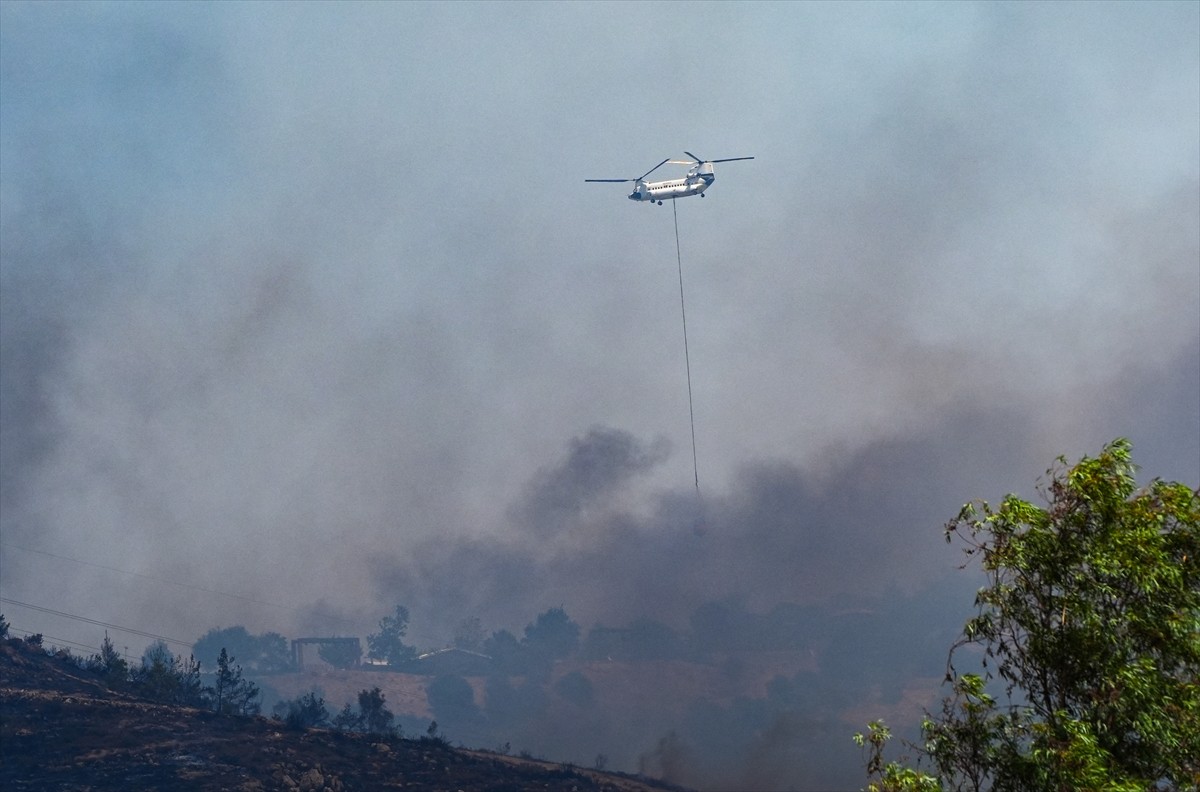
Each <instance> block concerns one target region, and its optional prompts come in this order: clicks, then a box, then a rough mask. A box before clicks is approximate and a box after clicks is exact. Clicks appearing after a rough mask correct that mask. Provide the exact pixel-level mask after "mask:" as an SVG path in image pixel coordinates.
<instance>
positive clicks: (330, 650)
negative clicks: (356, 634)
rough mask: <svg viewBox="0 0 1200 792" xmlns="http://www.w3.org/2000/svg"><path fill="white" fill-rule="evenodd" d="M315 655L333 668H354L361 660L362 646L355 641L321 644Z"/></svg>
mask: <svg viewBox="0 0 1200 792" xmlns="http://www.w3.org/2000/svg"><path fill="white" fill-rule="evenodd" d="M317 655H318V656H319V657H320V658H321V659H322V660H324V661H325V662H326V663H329V665H331V666H333V667H334V668H354V667H355V666H357V665H358V664H359V662H360V661H361V660H362V646H361V645H360V644H359V643H358V642H357V639H356V640H355V641H354V642H349V641H347V642H345V643H335V644H321V645H320V646H318V647H317Z"/></svg>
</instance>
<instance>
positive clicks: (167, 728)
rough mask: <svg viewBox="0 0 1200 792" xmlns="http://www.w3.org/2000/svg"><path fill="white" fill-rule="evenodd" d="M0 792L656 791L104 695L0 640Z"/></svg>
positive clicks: (36, 653)
mask: <svg viewBox="0 0 1200 792" xmlns="http://www.w3.org/2000/svg"><path fill="white" fill-rule="evenodd" d="M0 788H3V789H5V790H34V789H36V790H89V792H90V791H92V790H95V791H97V792H98V791H100V790H122V792H124V791H125V790H132V789H136V790H212V791H213V792H216V791H217V790H221V791H222V792H224V791H225V790H246V791H247V792H249V791H250V790H304V791H305V792H308V791H310V790H311V791H312V792H323V791H324V790H330V792H338V790H386V789H405V790H451V791H452V790H462V791H463V792H471V791H472V790H479V791H481V790H489V791H490V792H502V791H503V790H513V791H514V792H515V791H516V790H578V792H585V790H595V791H597V792H598V791H600V790H605V791H606V792H647V791H648V790H662V789H667V788H669V787H666V786H664V785H661V784H656V783H655V782H653V781H650V780H646V779H637V778H632V777H628V776H621V775H616V774H608V773H599V772H594V771H589V770H582V769H576V768H567V767H561V766H557V765H554V764H551V763H544V762H536V761H524V760H519V759H515V758H512V757H501V756H493V755H489V754H483V753H478V752H470V751H462V750H456V749H453V748H450V747H448V746H446V745H443V744H442V743H440V742H436V741H430V740H397V739H381V738H379V737H372V736H368V735H357V734H342V733H338V732H333V731H325V730H309V731H303V732H301V731H290V730H287V729H284V728H282V725H281V724H280V723H279V722H277V721H272V720H270V719H267V718H234V717H224V716H218V715H216V714H214V713H212V712H208V711H204V710H197V709H189V708H183V707H172V706H165V705H161V704H156V703H153V702H149V701H145V700H142V699H139V698H136V697H134V696H131V695H125V694H122V693H117V692H114V691H111V690H108V689H107V688H106V687H105V686H104V685H102V684H101V683H100V682H99V681H98V680H97V679H95V678H92V677H91V676H90V675H89V674H88V673H87V672H84V671H80V670H79V669H78V668H75V667H74V666H73V665H72V664H71V663H70V662H69V661H68V660H65V659H63V658H55V657H50V656H47V655H46V654H45V653H44V652H42V651H40V650H36V649H33V648H31V647H29V646H27V645H25V644H24V643H23V642H21V641H17V640H8V641H3V642H0Z"/></svg>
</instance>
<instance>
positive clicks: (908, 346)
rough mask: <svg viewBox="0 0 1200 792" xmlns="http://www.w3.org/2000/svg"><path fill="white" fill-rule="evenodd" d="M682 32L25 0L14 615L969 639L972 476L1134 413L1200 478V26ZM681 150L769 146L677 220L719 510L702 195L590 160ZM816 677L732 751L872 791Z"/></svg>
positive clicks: (3, 467)
mask: <svg viewBox="0 0 1200 792" xmlns="http://www.w3.org/2000/svg"><path fill="white" fill-rule="evenodd" d="M681 11H682V9H680V8H679V7H677V6H675V5H670V4H668V5H657V4H639V5H636V6H625V5H622V6H616V5H606V4H595V5H591V4H584V5H563V6H550V5H544V4H518V5H515V6H514V5H512V4H504V5H478V4H468V5H407V4H403V5H395V6H377V5H358V4H338V5H329V6H321V5H314V6H284V5H263V4H255V5H221V6H205V5H196V6H186V7H173V8H172V9H171V13H164V10H163V8H161V7H158V6H154V5H139V4H106V5H92V4H53V5H49V4H39V3H18V2H8V3H5V4H3V5H0V22H2V24H0V116H2V121H3V123H2V124H0V173H2V174H3V178H2V179H0V539H2V541H3V548H2V553H0V587H2V592H3V596H4V597H6V598H9V599H12V600H17V601H21V602H27V603H33V604H37V605H39V606H41V607H46V608H51V609H55V610H58V611H62V612H65V613H69V614H74V615H79V616H86V617H88V618H91V619H96V620H101V621H106V622H111V623H114V624H119V625H124V626H130V627H135V628H137V629H141V630H145V631H151V632H155V633H158V634H162V635H166V636H170V637H174V638H180V639H184V640H193V639H195V638H196V637H199V635H201V634H202V633H203V632H205V631H206V630H208V629H210V628H212V627H215V626H228V625H233V624H244V625H245V626H246V627H247V628H248V629H249V630H251V631H252V632H261V631H266V630H275V631H279V632H282V633H284V634H285V635H290V636H295V635H300V634H324V633H332V632H337V633H340V634H359V635H364V634H366V633H367V632H368V631H371V630H373V629H374V628H375V625H376V623H377V621H378V619H379V618H380V617H381V616H382V615H384V614H386V613H388V612H390V611H391V609H392V608H393V607H394V606H395V604H397V603H402V604H405V605H407V606H408V607H409V608H410V610H411V611H412V614H413V619H412V631H411V636H412V638H413V639H414V641H415V642H417V643H418V644H421V645H425V646H434V645H438V644H440V643H443V642H445V641H447V640H448V639H449V638H450V633H451V631H452V630H453V627H454V625H456V624H458V623H459V621H461V620H462V619H464V618H470V617H479V618H480V619H481V622H482V623H483V624H484V625H485V626H486V627H488V628H489V629H501V628H504V629H510V630H513V631H515V632H518V633H519V631H520V628H521V627H522V626H523V625H524V624H526V623H528V622H529V621H530V620H531V618H532V617H533V616H534V614H536V613H538V612H541V611H543V610H545V609H546V608H549V607H557V606H560V605H561V606H562V607H564V608H565V609H566V610H567V612H568V613H569V614H570V615H571V616H572V617H573V618H574V619H576V620H577V621H578V622H579V623H580V624H582V625H583V626H584V628H585V630H586V629H587V628H588V627H590V626H591V625H593V624H595V623H598V622H602V623H604V624H607V625H610V626H613V625H623V624H629V623H631V622H634V621H636V620H638V619H651V620H655V621H661V622H663V623H665V624H668V625H670V626H671V627H673V628H674V629H677V630H684V629H686V628H687V626H688V623H689V619H690V618H691V617H692V616H693V614H694V613H695V612H696V610H697V608H698V607H700V606H701V605H703V604H704V603H711V602H727V603H729V602H733V603H739V607H743V608H745V609H747V610H748V611H749V612H755V613H765V612H767V611H769V610H770V609H772V608H773V607H775V606H776V605H778V604H779V603H795V604H799V605H803V606H805V607H816V608H819V609H822V612H824V613H827V614H829V615H830V618H834V617H835V616H836V614H839V613H843V612H845V611H846V609H850V608H858V609H859V610H862V611H870V612H879V611H880V609H881V608H883V607H884V604H885V603H887V602H895V601H901V600H902V601H903V602H904V603H906V607H907V608H908V610H907V611H906V616H905V618H904V620H903V621H904V623H905V624H907V625H911V626H914V629H916V628H917V627H916V626H918V625H923V624H934V623H937V624H939V625H945V624H947V623H949V625H950V628H953V627H954V626H955V624H954V622H955V620H957V619H958V618H959V617H958V616H957V615H954V614H953V611H952V610H951V612H950V613H948V612H947V605H946V603H945V600H947V599H952V598H953V597H955V596H961V597H962V604H963V606H964V607H966V606H968V605H969V599H970V591H971V589H972V587H973V585H974V581H973V580H971V579H970V573H960V572H958V571H957V569H956V567H957V565H958V563H959V559H958V558H957V556H956V555H955V553H954V551H953V549H951V548H947V547H946V545H945V544H944V542H943V541H942V537H941V532H940V527H941V525H942V523H943V522H944V521H945V520H946V519H947V518H949V517H950V516H952V515H953V514H954V513H955V512H956V511H957V509H958V508H959V506H961V504H962V503H963V502H964V501H966V500H968V499H970V498H974V497H984V498H990V499H996V498H999V497H1000V496H1002V495H1003V494H1004V493H1006V492H1008V491H1019V492H1022V493H1023V494H1026V495H1029V496H1033V495H1034V490H1033V485H1034V482H1035V479H1036V477H1037V476H1038V474H1040V473H1041V472H1042V471H1043V470H1044V469H1045V468H1046V467H1047V466H1048V465H1049V464H1050V463H1051V462H1052V460H1053V459H1054V458H1055V457H1056V456H1058V455H1059V454H1063V455H1066V456H1067V457H1068V458H1073V457H1078V456H1079V455H1082V454H1086V453H1095V452H1096V451H1097V450H1098V449H1099V448H1100V447H1101V446H1102V445H1103V443H1105V442H1107V441H1108V440H1111V439H1113V438H1114V437H1116V436H1118V435H1122V436H1128V437H1130V438H1131V439H1132V440H1133V442H1134V448H1135V458H1136V459H1137V460H1138V461H1139V462H1140V463H1141V464H1142V465H1143V471H1142V474H1143V477H1144V478H1145V479H1146V480H1149V478H1151V477H1153V476H1163V477H1166V478H1171V479H1176V480H1182V481H1187V482H1190V483H1192V484H1193V485H1195V483H1196V482H1197V481H1200V77H1198V76H1197V75H1198V74H1200V52H1198V49H1200V48H1198V47H1197V45H1196V41H1197V40H1198V39H1200V11H1198V10H1197V7H1196V6H1195V4H1189V3H1179V4H1174V3H1158V4H1152V5H1142V4H1116V3H1114V4H1107V5H1104V6H1083V5H1044V6H1022V5H999V6H998V5H994V4H972V3H961V4H956V5H954V6H952V7H947V6H932V5H894V4H889V5H871V4H856V5H852V6H838V5H795V6H779V5H704V6H691V7H688V8H687V9H686V13H682V12H681ZM684 148H686V149H687V150H689V151H695V152H697V153H699V154H701V155H702V156H705V157H714V158H721V157H731V156H745V155H754V156H755V157H756V158H757V159H755V160H754V161H748V162H737V163H728V164H721V165H718V166H717V176H718V178H717V183H716V185H715V186H714V187H713V189H712V190H711V191H710V192H709V194H708V195H707V196H706V197H705V198H704V199H703V200H700V199H689V200H686V201H681V202H680V204H679V206H678V207H676V208H677V209H678V221H679V232H680V254H681V260H682V264H683V276H684V281H685V283H684V286H685V293H686V298H687V316H688V343H689V350H690V354H691V364H692V372H691V373H692V386H693V390H694V397H695V398H694V404H695V420H696V440H697V452H698V463H699V477H700V480H701V483H702V487H701V492H700V493H699V494H697V493H696V491H695V490H694V488H693V487H692V475H693V471H692V458H691V453H690V452H691V436H690V427H689V421H688V392H687V382H686V380H685V368H684V360H683V338H682V332H681V326H680V304H679V282H678V273H677V270H676V262H675V255H676V250H675V237H674V226H673V215H672V212H671V208H670V207H646V206H644V205H634V204H633V202H630V201H627V200H626V199H625V198H624V192H623V189H624V188H623V186H622V185H593V184H584V183H583V181H582V180H583V179H584V178H604V177H622V176H626V175H632V174H635V173H640V172H641V170H644V169H645V168H646V167H649V166H650V165H651V164H653V163H654V162H657V161H658V160H659V159H662V158H663V157H665V156H676V155H679V154H681V153H682V150H683V149H684ZM656 158H657V159H656ZM639 169H641V170H639ZM664 171H665V168H664ZM4 612H5V615H6V618H9V620H10V621H12V622H13V623H14V625H15V626H16V627H18V628H27V629H31V630H38V631H42V632H45V633H46V634H47V635H50V636H55V637H57V638H61V639H65V640H71V641H78V642H80V643H84V644H92V645H94V644H95V643H96V642H97V641H98V640H99V639H98V638H97V636H96V635H95V634H94V632H95V631H94V629H93V627H92V626H91V625H86V624H81V623H79V622H77V621H74V620H70V619H64V618H59V617H54V616H51V615H49V614H45V613H40V612H30V611H21V610H19V609H18V608H17V607H15V606H9V605H7V604H6V605H5V611H4ZM939 629H940V628H939ZM939 634H940V633H939ZM128 640H130V641H131V642H132V641H135V640H138V641H140V639H137V638H129V639H128ZM138 649H139V647H138V646H131V651H138ZM914 663H915V661H914ZM914 667H915V665H914ZM859 670H860V671H862V669H861V668H860V669H859ZM869 670H870V668H869V667H867V671H869ZM864 673H865V672H864ZM913 673H914V674H916V673H917V672H916V671H914V672H913ZM932 673H933V674H934V675H936V673H937V669H934V670H933V672H932ZM825 682H826V683H828V684H830V685H832V687H831V688H830V689H831V690H834V689H836V690H835V692H837V691H844V690H852V689H853V686H854V682H855V680H854V679H852V678H851V674H850V672H849V671H847V672H846V673H844V674H842V675H840V676H838V677H837V679H836V680H834V681H831V678H826V680H825ZM796 685H797V686H798V687H803V685H801V684H800V683H799V682H797V683H796ZM804 695H809V694H804ZM837 695H842V693H840V692H838V693H837ZM846 695H847V696H848V695H849V694H846ZM802 699H803V696H802V695H801V694H799V693H796V694H795V695H792V694H791V693H789V694H788V695H784V694H783V693H780V695H779V696H777V697H776V699H775V700H776V701H777V702H783V703H779V707H780V710H779V712H778V713H776V714H777V715H778V718H777V719H775V720H773V721H770V720H768V721H766V723H767V726H765V727H764V726H762V723H763V722H764V721H763V720H762V717H760V716H761V713H759V714H756V715H754V717H753V718H751V716H750V715H748V714H746V713H739V712H735V711H734V709H728V710H724V711H722V712H720V713H717V714H715V715H713V717H714V718H718V720H721V719H728V720H729V722H734V721H736V722H744V723H748V724H749V723H751V722H753V723H754V724H756V725H755V726H754V728H755V729H757V731H753V732H752V733H748V734H747V735H745V739H744V740H743V741H742V742H741V743H739V745H740V746H741V747H740V752H738V753H737V755H736V756H735V755H734V754H733V753H731V754H730V755H729V756H728V757H726V760H727V761H726V763H725V764H724V765H723V766H722V767H721V768H716V767H710V768H708V771H709V772H710V777H711V778H714V779H716V778H723V779H725V780H726V781H727V782H728V783H742V782H746V781H747V779H752V780H753V781H754V783H755V784H758V785H763V786H771V785H776V786H779V787H783V788H786V787H787V786H788V785H789V784H794V785H802V786H803V785H808V786H812V787H819V786H821V785H822V784H824V785H825V786H829V785H830V784H834V783H838V784H845V783H849V784H850V785H851V786H856V785H857V782H856V781H854V780H851V781H849V782H847V781H846V779H847V778H851V779H853V775H852V774H853V773H854V772H855V768H854V767H852V766H851V767H849V769H846V768H847V762H848V763H849V764H850V765H853V761H854V760H855V759H856V757H854V756H851V757H850V758H849V759H845V758H844V757H841V755H839V757H840V758H838V759H837V760H836V761H834V760H833V759H830V762H829V764H830V767H832V766H833V765H834V764H837V763H839V762H840V763H841V764H840V765H838V767H840V768H841V769H840V770H835V769H829V768H816V767H814V766H811V765H810V764H808V763H811V762H815V761H816V760H815V759H814V758H813V757H814V756H815V755H816V754H823V753H827V754H829V755H831V756H832V755H833V754H832V753H830V752H835V749H833V748H830V749H829V750H828V751H825V750H824V749H822V751H816V752H815V753H814V752H812V751H810V752H808V753H807V754H806V755H805V756H797V755H794V751H793V749H792V748H786V747H781V746H786V745H794V743H795V740H796V739H798V738H797V735H804V734H807V735H808V738H807V739H809V740H810V741H812V744H813V745H821V746H825V745H826V743H823V742H821V740H823V739H825V737H822V736H821V735H825V734H826V733H834V732H838V730H844V731H846V732H847V733H849V732H850V731H853V728H854V727H853V726H852V725H850V724H844V723H841V722H840V721H836V719H835V720H830V718H835V716H833V715H830V714H829V713H831V712H834V711H835V710H836V711H839V712H840V711H844V710H845V709H846V707H847V706H849V704H848V703H847V701H846V700H843V699H837V700H836V701H835V699H836V696H834V694H833V693H831V694H830V696H829V697H827V698H823V699H820V701H819V702H817V701H816V700H815V699H812V698H810V699H807V700H803V701H802ZM804 701H807V702H808V703H807V704H804ZM818 703H819V704H820V707H818V706H817V704H818ZM785 704H786V706H785ZM802 704H804V706H807V707H808V709H804V707H803V706H801V705H802ZM810 705H811V706H810ZM683 706H684V705H683V704H681V707H683ZM838 708H841V709H838ZM710 714H712V713H710ZM743 716H744V717H743ZM738 718H741V719H742V720H737V719H738ZM755 719H757V720H755ZM691 720H692V721H693V722H694V721H695V720H696V719H695V718H692V719H691ZM722 722H724V721H722ZM679 725H680V724H679V721H678V719H675V720H672V719H671V718H668V717H666V716H665V715H664V716H663V717H662V718H661V719H655V718H646V719H645V722H644V731H643V732H639V733H637V734H632V735H630V736H629V738H628V741H627V742H624V743H621V744H619V745H618V746H617V747H615V748H613V749H612V752H613V756H614V761H616V757H617V756H618V755H619V756H622V757H624V759H623V760H622V761H624V762H625V763H626V765H627V766H631V767H632V766H636V761H637V757H638V756H639V755H640V754H643V753H644V754H646V755H647V756H650V755H652V754H653V752H654V751H655V750H656V746H658V745H659V744H660V741H661V740H663V739H664V736H665V735H667V734H668V733H669V732H670V731H671V730H672V729H673V728H676V727H679ZM843 727H845V728H844V729H843ZM552 731H553V729H552V728H550V727H547V729H546V732H547V734H545V735H542V736H543V737H544V738H545V739H546V740H551V739H552V738H553V739H562V737H561V735H558V736H557V737H555V736H554V735H552V734H550V733H551V732H552ZM594 734H595V736H596V738H597V739H600V738H601V737H603V738H605V739H609V738H611V739H613V740H617V739H618V738H617V737H616V736H615V735H616V730H611V731H606V730H605V729H604V728H602V725H597V726H596V729H595V731H594ZM702 739H703V735H702V734H699V733H696V732H690V733H689V732H686V730H684V731H680V732H679V733H678V742H672V741H667V742H665V743H662V745H663V746H667V747H670V748H671V749H672V751H676V749H677V750H678V752H679V755H685V754H687V755H690V756H692V760H691V761H692V762H693V763H695V762H701V761H703V760H702V758H701V757H702V752H701V753H700V754H698V753H697V752H696V751H695V746H696V745H697V744H698V743H697V741H699V740H702ZM840 739H841V737H840V734H839V735H835V736H834V737H829V738H828V740H829V741H830V742H829V745H833V744H834V743H835V742H836V743H837V744H838V745H840V744H841V743H840V742H838V741H840ZM546 744H551V743H546ZM689 745H690V746H691V747H689ZM772 746H776V747H772ZM559 747H561V748H563V749H564V750H566V749H567V748H572V749H573V746H561V745H560V746H559ZM586 747H587V746H580V747H579V750H585V749H586ZM842 747H843V748H844V746H842ZM837 750H840V749H837ZM689 751H691V753H690V754H688V752H689ZM747 757H753V760H752V761H751V760H750V759H748V758H747ZM584 758H586V757H584ZM660 759H661V757H660ZM750 767H753V768H754V769H753V773H756V774H757V775H753V774H751V771H750V770H749V769H747V768H750ZM721 773H724V775H720V774H721ZM837 773H841V774H840V775H838V774H837ZM831 779H832V780H831ZM687 780H688V782H689V783H696V780H695V777H692V776H688V777H687Z"/></svg>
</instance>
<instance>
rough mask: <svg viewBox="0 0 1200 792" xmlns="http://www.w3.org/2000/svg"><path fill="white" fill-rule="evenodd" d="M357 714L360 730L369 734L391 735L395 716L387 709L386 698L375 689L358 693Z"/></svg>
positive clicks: (393, 729)
mask: <svg viewBox="0 0 1200 792" xmlns="http://www.w3.org/2000/svg"><path fill="white" fill-rule="evenodd" d="M358 712H359V717H360V719H361V720H360V723H361V725H362V728H363V729H364V730H365V731H366V732H368V733H369V734H392V733H393V732H394V731H395V727H394V726H393V722H394V721H395V719H396V716H395V715H393V714H392V712H391V710H389V709H388V708H387V697H386V696H384V695H383V692H382V691H381V690H380V689H379V688H377V687H375V688H371V689H370V690H362V691H359V694H358Z"/></svg>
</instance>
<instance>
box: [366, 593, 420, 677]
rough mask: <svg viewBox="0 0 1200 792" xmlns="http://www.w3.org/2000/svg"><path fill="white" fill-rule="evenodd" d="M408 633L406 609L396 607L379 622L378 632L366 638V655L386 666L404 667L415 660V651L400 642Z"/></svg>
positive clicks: (401, 606) (399, 606)
mask: <svg viewBox="0 0 1200 792" xmlns="http://www.w3.org/2000/svg"><path fill="white" fill-rule="evenodd" d="M407 631H408V608H406V607H404V606H403V605H397V606H396V611H395V612H394V613H393V614H392V615H391V616H384V617H383V618H382V619H380V620H379V632H377V633H372V634H370V635H368V636H367V649H368V652H367V653H368V654H369V655H370V656H371V657H372V658H374V659H376V660H386V661H387V663H388V665H392V666H400V667H403V666H406V665H408V664H410V663H412V662H413V661H414V660H416V659H417V650H416V649H414V648H413V647H411V646H408V645H407V644H405V643H404V641H403V640H402V639H403V638H404V634H405V633H406V632H407Z"/></svg>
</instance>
